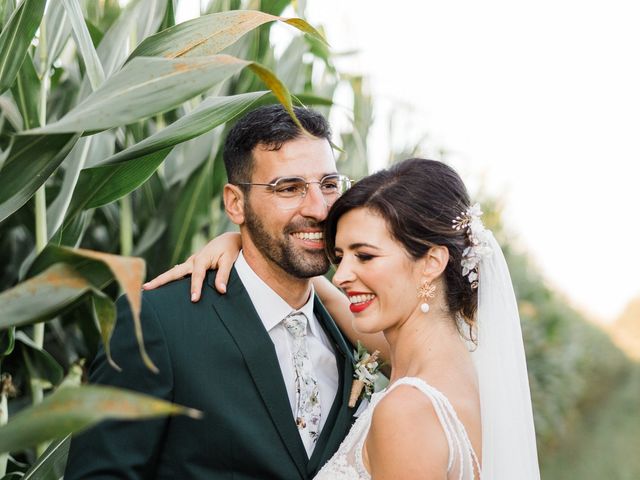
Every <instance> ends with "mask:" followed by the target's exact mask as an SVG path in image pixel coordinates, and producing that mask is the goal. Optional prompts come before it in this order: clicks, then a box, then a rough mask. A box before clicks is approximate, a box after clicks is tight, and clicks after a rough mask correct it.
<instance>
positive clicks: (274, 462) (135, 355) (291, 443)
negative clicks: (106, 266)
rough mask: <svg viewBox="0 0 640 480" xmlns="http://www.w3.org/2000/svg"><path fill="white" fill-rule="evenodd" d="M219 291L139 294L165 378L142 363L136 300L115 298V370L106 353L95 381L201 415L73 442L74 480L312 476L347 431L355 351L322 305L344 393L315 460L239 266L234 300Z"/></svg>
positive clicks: (172, 288) (108, 430)
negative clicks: (193, 295)
mask: <svg viewBox="0 0 640 480" xmlns="http://www.w3.org/2000/svg"><path fill="white" fill-rule="evenodd" d="M213 278H214V272H209V273H208V275H207V283H208V284H209V285H210V286H211V288H210V287H206V288H204V289H203V295H202V299H201V300H200V301H199V302H198V303H196V304H193V303H191V302H190V300H189V296H190V295H189V286H190V279H188V278H186V279H182V280H179V281H176V282H173V283H171V284H169V285H166V286H164V287H162V288H159V289H157V290H154V291H150V292H144V293H143V296H142V313H141V320H142V327H143V332H144V341H145V346H146V348H147V351H148V352H149V355H150V356H151V358H152V360H153V361H154V363H155V364H156V366H157V367H158V368H159V369H160V373H159V374H154V373H152V372H150V371H149V370H147V369H146V368H145V366H144V365H143V364H142V361H141V359H140V353H139V350H138V346H137V344H136V341H135V335H134V332H133V322H132V319H131V312H130V310H129V306H128V302H127V301H126V299H124V298H120V299H119V300H118V321H117V324H116V328H115V330H114V333H113V337H112V340H111V349H112V355H113V358H114V360H115V361H116V363H118V365H119V366H120V367H122V372H117V371H116V370H114V369H113V368H111V367H110V366H109V364H108V363H107V361H106V358H105V354H104V350H103V349H101V350H100V352H99V353H98V356H97V357H96V359H95V361H94V363H93V364H92V366H91V371H90V381H91V382H92V383H98V384H108V385H115V386H119V387H124V388H128V389H133V390H138V391H141V392H145V393H148V394H151V395H154V396H156V397H160V398H163V399H166V400H169V401H171V402H175V403H178V404H181V405H186V406H189V407H192V408H196V409H198V410H201V411H202V412H203V413H204V418H203V419H201V420H194V419H191V418H188V417H185V416H176V417H169V418H163V419H155V420H145V421H138V422H129V421H127V422H125V421H107V422H103V423H101V424H99V425H98V426H96V427H93V428H92V429H90V430H88V431H87V432H85V433H82V434H80V435H78V436H77V437H75V438H74V439H73V441H72V443H71V449H70V452H69V460H68V463H67V470H66V473H65V480H75V479H115V478H118V479H125V478H126V479H142V478H144V479H180V480H187V479H208V480H209V479H287V480H289V479H291V480H293V479H307V478H312V477H313V476H314V475H315V473H316V472H317V471H318V470H319V468H320V467H321V466H322V465H323V464H324V463H325V462H326V461H327V460H328V459H329V458H330V457H331V455H332V454H333V453H334V452H335V451H336V450H337V448H338V446H339V444H340V442H341V441H342V439H343V438H344V437H345V435H346V433H347V431H348V430H349V428H350V426H351V424H352V420H353V413H354V409H352V408H349V407H348V405H347V403H348V399H349V390H350V387H351V378H352V376H353V365H352V361H351V347H350V346H349V344H348V343H347V342H345V340H344V338H343V337H342V335H341V334H340V332H339V331H338V329H337V328H336V326H335V324H334V322H333V321H332V320H331V318H330V317H329V315H328V314H327V312H326V310H325V309H324V307H323V306H322V304H321V303H320V301H319V300H318V299H317V298H316V299H315V304H314V311H315V314H316V316H317V318H318V319H319V321H320V323H321V324H322V326H323V328H324V329H325V331H326V333H327V335H328V337H329V338H330V339H331V340H332V342H333V344H334V349H335V352H336V360H337V365H338V374H339V378H340V382H339V387H338V393H337V395H336V398H335V400H334V402H333V406H332V407H331V411H330V413H329V416H328V418H327V420H326V422H325V426H324V428H323V430H322V433H321V435H320V438H319V439H318V443H317V444H316V447H315V450H314V453H313V455H312V457H311V459H308V458H307V455H306V452H305V449H304V446H303V444H302V441H301V439H300V435H299V434H298V430H297V428H296V426H295V422H294V419H293V414H292V412H291V406H290V404H289V400H288V396H287V392H286V389H285V385H284V381H283V379H282V374H281V372H280V367H279V365H278V360H277V357H276V353H275V348H274V345H273V343H272V341H271V339H270V338H269V335H268V333H267V332H266V330H265V328H264V326H263V324H262V322H261V321H260V318H259V317H258V315H257V313H256V311H255V309H254V307H253V304H252V303H251V301H250V299H249V296H248V294H247V292H246V290H245V288H244V286H243V285H242V282H241V281H240V279H239V277H238V275H237V273H236V272H235V270H233V271H232V273H231V277H230V279H229V284H228V287H227V288H228V293H227V294H226V295H219V294H218V293H217V292H216V291H215V290H214V288H212V286H213Z"/></svg>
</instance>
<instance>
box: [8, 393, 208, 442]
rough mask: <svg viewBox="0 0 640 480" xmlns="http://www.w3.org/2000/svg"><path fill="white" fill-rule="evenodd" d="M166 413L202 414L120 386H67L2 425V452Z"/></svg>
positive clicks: (196, 415)
mask: <svg viewBox="0 0 640 480" xmlns="http://www.w3.org/2000/svg"><path fill="white" fill-rule="evenodd" d="M165 415H189V416H190V417H193V418H199V417H200V416H201V414H200V412H198V411H197V410H193V409H191V408H185V407H181V406H179V405H174V404H171V403H169V402H166V401H164V400H160V399H157V398H154V397H151V396H148V395H142V394H140V393H134V392H130V391H127V390H123V389H119V388H113V387H103V386H83V387H75V388H74V387H64V388H60V389H58V390H57V391H56V392H55V393H53V394H51V395H49V396H48V397H46V398H45V399H44V400H43V401H42V403H40V404H38V405H36V406H33V407H29V408H27V409H25V410H23V411H21V412H19V413H18V414H16V415H15V416H13V417H12V418H11V420H9V423H7V424H6V425H5V426H3V427H0V452H11V451H19V450H22V449H25V448H29V447H32V446H34V445H37V444H39V443H42V442H46V441H49V440H53V439H59V438H61V437H64V436H66V435H68V434H70V433H75V432H78V431H81V430H83V429H85V428H87V427H89V426H91V425H94V424H95V423H98V422H100V421H102V420H106V419H122V420H136V419H145V418H153V417H160V416H165Z"/></svg>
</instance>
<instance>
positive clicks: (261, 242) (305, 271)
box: [245, 202, 329, 278]
mask: <svg viewBox="0 0 640 480" xmlns="http://www.w3.org/2000/svg"><path fill="white" fill-rule="evenodd" d="M245 226H246V227H247V231H248V232H249V236H250V237H251V240H253V243H254V244H255V246H256V248H257V249H258V250H259V251H260V253H261V254H262V256H263V257H265V258H266V259H268V260H270V261H271V262H273V263H275V264H276V265H278V266H279V267H280V268H281V269H282V270H284V271H285V272H287V273H288V274H290V275H292V276H294V277H297V278H311V277H316V276H318V275H324V274H325V273H327V270H329V259H328V258H327V256H326V255H325V253H324V251H323V250H319V251H316V252H310V251H308V250H304V249H302V248H296V246H295V245H294V244H293V241H292V239H291V236H290V235H289V234H290V233H292V232H297V231H299V230H300V229H302V228H305V227H306V228H308V227H317V226H318V224H317V223H316V224H313V225H309V224H306V225H295V226H294V225H292V224H289V225H287V227H286V228H285V231H284V232H283V234H284V238H283V239H278V238H276V237H274V236H272V235H270V234H269V233H268V232H267V230H266V229H265V228H264V224H263V223H262V220H261V219H260V218H259V217H258V216H257V215H256V214H255V212H254V211H253V209H252V208H251V205H249V203H248V202H247V203H245Z"/></svg>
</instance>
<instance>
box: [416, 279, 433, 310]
mask: <svg viewBox="0 0 640 480" xmlns="http://www.w3.org/2000/svg"><path fill="white" fill-rule="evenodd" d="M435 296H436V286H435V285H432V284H430V283H429V282H427V281H426V280H425V281H424V282H422V285H420V287H418V298H419V299H420V300H422V303H421V304H420V310H421V311H422V313H427V312H428V311H429V304H428V303H427V300H429V299H430V298H434V297H435Z"/></svg>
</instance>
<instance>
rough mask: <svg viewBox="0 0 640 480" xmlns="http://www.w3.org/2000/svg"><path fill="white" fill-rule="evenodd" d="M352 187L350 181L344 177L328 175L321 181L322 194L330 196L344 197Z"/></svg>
mask: <svg viewBox="0 0 640 480" xmlns="http://www.w3.org/2000/svg"><path fill="white" fill-rule="evenodd" d="M350 186H351V182H350V180H349V179H348V178H347V177H345V176H344V175H327V176H326V177H324V178H323V179H322V180H321V181H320V189H321V190H322V193H324V194H325V195H328V196H334V195H342V194H343V193H344V192H346V191H347V190H348V189H349V187H350Z"/></svg>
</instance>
